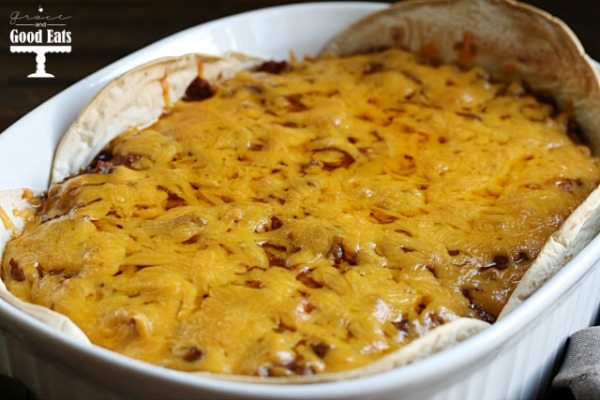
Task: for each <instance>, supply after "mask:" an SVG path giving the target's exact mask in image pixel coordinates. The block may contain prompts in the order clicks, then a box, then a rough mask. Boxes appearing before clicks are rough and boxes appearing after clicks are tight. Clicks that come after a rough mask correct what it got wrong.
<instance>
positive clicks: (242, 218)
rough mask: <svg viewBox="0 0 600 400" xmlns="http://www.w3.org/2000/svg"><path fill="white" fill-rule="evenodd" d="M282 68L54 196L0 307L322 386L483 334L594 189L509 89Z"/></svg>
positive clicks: (416, 71)
mask: <svg viewBox="0 0 600 400" xmlns="http://www.w3.org/2000/svg"><path fill="white" fill-rule="evenodd" d="M276 66H277V65H276ZM278 66H279V67H281V68H276V69H282V71H279V70H277V71H274V72H281V73H270V72H268V71H266V72H265V71H247V72H241V73H239V74H238V75H237V76H236V77H234V78H233V79H230V80H226V81H223V82H220V83H215V84H214V87H212V89H214V92H215V93H214V95H212V96H210V98H206V99H203V100H202V101H179V102H177V103H176V104H174V105H173V106H172V108H171V109H170V110H168V112H166V113H165V114H164V115H163V116H162V117H161V118H160V120H159V121H158V122H156V123H155V124H154V125H153V126H151V127H149V128H147V129H143V130H133V131H130V132H126V133H124V134H122V135H120V136H119V137H117V138H116V139H114V140H113V141H112V142H111V144H110V146H109V147H108V148H107V149H106V151H105V152H103V153H102V154H101V155H100V156H98V158H97V159H96V160H95V161H94V163H93V164H92V165H91V166H90V168H88V169H87V170H85V171H83V172H82V174H80V175H78V176H75V177H72V178H70V179H68V180H66V181H65V182H63V183H60V184H56V185H53V186H52V187H51V188H50V189H49V191H48V193H47V198H45V199H44V202H43V205H41V206H40V207H39V208H38V210H37V213H36V215H35V216H34V217H32V218H30V220H29V221H28V223H27V225H26V227H25V229H24V232H23V234H22V235H21V236H19V237H18V238H16V239H14V240H12V241H11V242H10V243H9V244H8V245H7V247H6V250H5V253H4V257H3V261H2V278H3V279H4V281H5V282H6V283H7V286H8V288H9V289H10V290H11V291H12V292H13V293H14V294H15V295H17V296H19V297H20V298H22V299H25V300H27V301H30V302H33V303H37V304H41V305H43V306H46V307H49V308H51V309H53V310H56V311H58V312H60V313H63V314H65V315H67V316H68V317H70V318H71V319H72V320H73V321H74V322H75V323H76V324H77V325H78V326H80V327H81V328H82V329H83V331H84V332H85V333H86V334H87V335H88V336H89V338H90V339H91V340H92V341H93V342H94V343H96V344H98V345H100V346H103V347H106V348H108V349H112V350H115V351H118V352H122V353H124V354H126V355H128V356H131V357H135V358H138V359H141V360H146V361H149V362H152V363H156V364H159V365H163V366H166V367H169V368H175V369H179V370H187V371H191V370H204V371H212V372H218V373H225V374H247V375H261V376H282V375H295V374H314V373H321V372H335V371H340V370H346V369H349V368H354V367H359V366H362V365H365V364H367V363H369V362H371V361H374V360H376V359H378V358H379V357H381V356H383V355H385V354H388V353H390V352H392V351H394V350H396V349H399V348H400V347H402V346H404V345H406V344H407V343H409V342H411V341H412V340H414V339H416V338H418V337H420V336H422V335H423V334H424V333H426V332H427V331H429V330H431V329H433V328H435V327H436V326H438V325H440V324H444V323H446V322H449V321H452V320H454V319H456V318H458V317H465V316H466V317H474V318H480V319H483V320H486V321H488V322H493V321H494V320H495V318H496V317H497V315H498V314H499V312H500V311H501V309H502V307H503V305H504V304H505V302H506V301H507V299H508V297H509V296H510V294H511V292H512V290H513V289H514V288H515V286H516V284H517V283H518V282H519V280H520V279H521V277H522V275H523V273H524V272H525V271H526V270H527V268H528V266H529V265H530V264H531V262H532V260H533V259H535V257H536V256H537V254H538V253H539V251H540V249H541V248H542V246H543V244H544V242H545V241H546V239H547V238H548V237H549V236H550V235H551V234H552V232H554V231H555V230H556V229H557V228H558V227H559V226H560V225H561V223H562V222H563V221H564V219H565V218H566V217H567V216H568V215H569V214H570V213H571V212H572V211H573V210H574V209H575V208H576V207H577V206H578V205H579V204H580V203H581V202H582V201H583V199H584V198H585V197H586V196H587V195H588V194H589V193H590V191H591V190H592V189H593V188H595V187H596V186H597V184H598V178H599V176H600V174H599V170H598V163H597V160H596V159H594V158H592V157H591V156H590V152H589V150H588V148H586V147H585V146H583V145H581V144H578V143H575V142H574V141H573V140H571V139H570V138H569V135H568V133H569V132H568V131H569V116H568V115H567V114H566V113H558V112H556V110H555V109H554V108H553V107H552V106H551V105H549V104H545V103H543V102H540V101H538V100H536V98H535V97H533V96H532V95H530V94H528V93H527V92H526V91H525V90H524V89H523V87H522V85H520V84H519V83H516V82H513V83H511V84H499V83H493V82H492V81H491V80H490V79H489V78H488V76H487V75H486V74H485V72H483V71H482V70H480V69H478V68H472V69H468V70H466V69H464V68H463V69H461V68H459V67H457V66H454V65H444V66H431V65H428V64H425V63H422V62H420V61H419V59H418V58H417V56H415V55H412V54H409V53H406V52H403V51H401V50H395V49H394V50H388V51H384V52H379V53H373V54H366V55H358V56H353V57H348V58H340V59H338V58H322V59H317V60H311V59H309V60H305V61H303V62H294V63H292V65H291V68H287V69H286V68H285V65H283V64H279V65H278ZM267 69H268V68H267ZM196 83H198V82H196ZM201 83H202V82H201ZM203 85H204V86H207V83H206V82H203ZM208 86H210V85H208ZM191 89H193V88H192V87H191ZM189 91H190V90H188V92H189ZM192 92H194V91H193V90H192ZM211 94H212V93H211ZM187 100H194V99H193V98H188V99H187Z"/></svg>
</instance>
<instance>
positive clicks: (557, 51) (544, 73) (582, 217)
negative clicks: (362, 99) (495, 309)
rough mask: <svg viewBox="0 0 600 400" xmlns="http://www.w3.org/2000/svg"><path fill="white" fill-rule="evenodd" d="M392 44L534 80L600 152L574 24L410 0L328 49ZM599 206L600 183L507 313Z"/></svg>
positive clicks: (587, 226) (551, 270)
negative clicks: (568, 24)
mask: <svg viewBox="0 0 600 400" xmlns="http://www.w3.org/2000/svg"><path fill="white" fill-rule="evenodd" d="M392 46H395V47H401V48H407V49H409V50H411V51H413V52H417V53H421V54H424V53H429V54H424V55H425V56H430V57H433V58H435V59H436V60H439V61H442V62H444V63H459V64H462V65H465V64H466V65H467V66H468V65H478V66H480V67H482V68H483V69H485V70H486V71H487V72H489V73H490V74H492V76H493V77H494V78H496V79H500V80H515V79H519V80H523V81H525V82H527V84H528V85H529V86H530V87H531V88H532V89H533V90H534V91H536V92H538V93H540V94H543V95H550V96H552V98H554V99H555V100H556V101H557V102H558V106H559V107H560V108H561V109H572V110H573V114H574V117H575V119H576V121H577V123H578V124H579V126H580V127H581V128H582V130H583V132H584V134H585V138H584V139H585V141H586V142H587V143H588V145H589V146H590V148H591V149H592V151H593V153H594V154H596V155H598V154H600V76H599V74H598V71H597V70H596V69H595V68H594V66H593V64H592V61H591V59H590V58H589V57H588V56H587V54H585V51H584V49H583V46H582V45H581V43H580V42H579V40H578V39H577V37H576V36H575V34H574V33H573V32H572V31H571V29H570V28H569V27H568V26H567V25H566V24H565V23H564V22H562V21H561V20H559V19H557V18H555V17H553V16H551V15H550V14H548V13H546V12H545V11H542V10H539V9H537V8H535V7H532V6H530V5H527V4H523V3H518V2H516V1H513V0H414V1H404V2H401V3H396V4H394V5H393V6H392V7H390V8H389V9H386V10H383V11H380V12H376V13H374V14H371V15H369V16H367V17H365V18H363V19H361V20H359V21H358V22H356V23H354V24H353V25H351V26H350V27H348V28H347V29H346V30H345V31H343V32H342V33H340V34H339V35H337V36H336V37H335V38H333V39H332V40H331V41H330V42H329V43H328V44H327V45H326V46H325V49H324V50H323V51H324V52H325V53H329V54H333V55H338V56H343V55H350V54H355V53H360V52H365V51H372V50H373V49H378V48H385V47H392ZM465 46H467V47H468V48H467V49H465ZM465 50H466V53H465ZM598 211H600V189H598V188H597V189H595V190H594V191H593V192H592V193H591V194H590V196H589V197H588V198H587V199H586V200H585V201H584V202H583V203H582V204H581V205H580V206H579V208H578V209H577V210H575V211H574V212H573V213H572V214H571V215H570V216H569V218H568V219H567V220H566V221H565V222H564V223H563V225H562V226H561V228H560V229H559V230H558V231H557V232H555V233H554V235H552V237H551V238H549V239H548V241H547V242H546V244H545V246H544V247H543V249H542V251H541V252H540V254H539V255H538V257H537V258H536V260H535V261H534V263H533V264H532V265H531V266H530V267H529V269H528V270H527V272H526V274H525V275H524V276H523V278H522V280H521V282H520V283H519V284H518V285H517V287H516V289H515V290H514V292H513V294H512V295H511V297H510V298H509V300H508V302H507V304H506V305H505V306H504V308H503V310H502V312H501V313H500V315H499V317H498V318H499V319H500V318H503V317H504V316H506V315H507V314H508V313H509V312H510V311H512V310H514V309H515V308H516V307H517V306H518V305H519V304H521V303H523V302H524V301H525V300H526V299H527V298H528V297H530V296H531V295H532V294H533V293H534V292H535V291H536V290H537V289H538V288H539V287H540V286H542V285H543V284H544V283H545V282H547V281H548V280H549V279H550V278H551V277H552V276H554V274H556V272H558V271H559V270H560V269H561V268H562V267H563V266H564V265H565V264H566V263H567V262H568V261H569V260H570V259H571V258H573V256H574V255H575V254H577V253H578V252H579V251H580V250H581V249H583V248H584V247H585V246H586V245H587V244H588V243H589V242H590V241H591V240H592V239H593V238H594V237H595V236H596V235H597V234H598V232H600V216H599V215H598V214H599V213H598Z"/></svg>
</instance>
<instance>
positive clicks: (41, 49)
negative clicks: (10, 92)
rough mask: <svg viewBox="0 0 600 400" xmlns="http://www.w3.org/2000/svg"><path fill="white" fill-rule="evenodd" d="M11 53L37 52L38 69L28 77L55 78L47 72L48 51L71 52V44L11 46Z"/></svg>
mask: <svg viewBox="0 0 600 400" xmlns="http://www.w3.org/2000/svg"><path fill="white" fill-rule="evenodd" d="M10 52H11V53H35V54H36V56H35V61H36V63H37V68H36V71H35V72H34V73H33V74H29V75H27V77H28V78H54V75H52V74H49V73H48V72H46V53H70V52H71V46H10Z"/></svg>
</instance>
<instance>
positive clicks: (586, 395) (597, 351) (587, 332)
mask: <svg viewBox="0 0 600 400" xmlns="http://www.w3.org/2000/svg"><path fill="white" fill-rule="evenodd" d="M552 384H553V385H554V386H555V387H568V388H569V389H571V391H572V392H573V395H575V398H576V399H577V400H585V399H600V326H595V327H593V328H588V329H584V330H581V331H578V332H575V333H574V334H573V335H571V338H570V339H569V347H568V348H567V354H566V355H565V361H564V362H563V365H562V366H561V367H560V371H559V372H558V375H556V377H555V378H554V381H553V382H552Z"/></svg>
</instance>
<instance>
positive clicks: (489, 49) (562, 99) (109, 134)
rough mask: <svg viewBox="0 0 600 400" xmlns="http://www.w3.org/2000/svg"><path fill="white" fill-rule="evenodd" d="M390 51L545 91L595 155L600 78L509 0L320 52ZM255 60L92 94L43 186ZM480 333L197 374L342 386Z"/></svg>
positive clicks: (538, 15) (569, 44) (170, 61)
mask: <svg viewBox="0 0 600 400" xmlns="http://www.w3.org/2000/svg"><path fill="white" fill-rule="evenodd" d="M465 26H466V27H468V30H465V28H464V27H465ZM457 43H458V47H459V48H460V47H461V46H463V47H464V46H468V47H469V49H470V50H469V51H468V52H467V53H465V52H462V51H458V52H457V51H456V49H455V46H456V44H457ZM390 46H400V47H406V48H409V49H410V50H413V51H417V52H418V51H423V50H424V49H427V48H429V49H431V48H432V47H431V46H434V47H435V56H436V57H439V58H440V60H442V61H444V62H460V63H469V64H470V63H473V64H476V65H480V66H482V67H483V68H484V69H486V70H487V71H489V72H490V73H491V74H493V75H494V76H496V77H498V78H503V79H506V78H507V77H508V78H511V79H515V78H517V79H523V80H525V81H526V82H527V83H528V84H529V85H530V86H531V87H532V88H533V89H534V90H537V91H543V92H545V93H549V94H552V95H553V96H554V97H555V98H556V99H557V101H558V103H559V105H560V106H561V107H563V108H564V107H567V108H569V107H572V108H573V110H574V115H575V117H576V119H577V121H578V122H579V124H580V126H581V127H582V128H583V130H584V132H585V134H586V139H587V140H588V141H589V143H590V145H591V147H592V149H593V150H594V151H595V152H596V153H600V113H598V111H599V110H600V83H599V82H600V79H599V77H598V75H597V73H596V72H595V70H594V68H593V67H592V65H591V63H590V60H589V58H588V57H587V56H586V55H585V53H584V52H583V49H582V47H581V44H580V43H579V42H578V40H577V39H576V37H575V36H574V35H573V33H572V32H571V31H570V30H569V29H568V28H567V27H566V26H565V25H564V24H563V23H562V22H560V21H559V20H557V19H555V18H553V17H551V16H550V15H548V14H547V13H545V12H542V11H540V10H537V9H535V8H533V7H530V6H526V5H522V4H518V3H516V2H514V1H512V0H455V1H451V0H411V1H405V2H403V3H399V4H396V5H394V6H392V7H390V8H388V9H386V10H383V11H381V12H377V13H375V14H372V15H370V16H367V17H366V18H364V19H362V20H360V21H359V22H357V23H355V24H353V25H352V26H351V27H349V28H348V29H347V30H346V31H344V32H342V33H341V34H339V35H338V36H336V37H335V38H334V39H333V40H332V41H331V42H330V43H329V44H328V45H327V46H326V48H325V50H324V51H325V52H326V53H332V54H336V55H349V54H354V53H359V52H364V51H370V50H373V49H378V48H383V47H390ZM465 54H467V56H468V57H466V58H465ZM261 62H262V61H261V60H260V59H256V58H251V57H247V56H243V55H240V54H230V55H228V56H225V57H223V58H217V57H207V56H201V55H185V56H181V57H174V58H167V59H161V60H158V61H155V62H151V63H149V64H145V65H142V66H140V67H138V68H136V69H134V70H132V71H130V72H128V73H126V74H124V75H122V76H121V77H119V78H117V79H116V80H114V81H113V82H111V83H109V84H108V85H107V86H106V87H105V88H104V89H103V90H102V91H100V93H99V94H98V95H97V96H96V97H95V98H94V99H93V100H92V101H91V103H90V104H89V105H88V106H87V107H86V108H85V109H84V110H83V112H82V113H81V114H80V116H79V118H78V119H77V120H76V121H75V122H74V123H73V125H72V126H71V127H70V128H69V130H68V131H67V132H66V134H65V136H64V137H63V139H62V141H61V142H60V144H59V146H58V149H57V151H56V155H55V160H54V164H53V166H52V179H51V182H52V183H55V182H60V181H62V180H64V179H66V178H67V177H69V176H71V175H73V174H76V173H78V172H79V171H80V169H81V168H83V167H85V166H86V165H88V164H89V163H90V162H91V161H92V160H93V158H94V157H95V156H96V154H97V153H98V152H99V151H100V150H101V149H102V148H103V147H104V146H105V145H106V144H108V143H109V142H110V140H112V139H113V138H114V137H116V136H117V135H118V134H120V133H122V132H124V131H126V130H128V129H131V128H138V129H139V128H143V127H145V126H148V125H150V124H152V123H153V122H155V121H156V120H157V119H158V118H159V117H160V115H161V114H162V113H163V111H164V110H165V109H168V108H169V106H170V105H171V104H173V103H174V102H175V101H177V100H178V99H179V98H181V97H182V96H183V94H184V92H185V90H186V88H187V86H188V85H189V84H190V83H191V81H192V80H193V79H195V77H196V76H198V75H199V76H201V77H202V78H204V79H208V80H215V79H217V80H218V79H223V78H227V77H228V76H231V75H232V74H234V73H236V72H237V71H240V70H244V69H249V68H252V67H255V66H257V65H259V64H260V63H261ZM573 99H575V100H573ZM19 197H21V198H22V191H10V192H0V208H1V209H3V210H4V212H5V213H6V214H10V215H11V216H13V217H14V218H13V217H11V219H12V220H13V224H14V226H12V227H11V226H3V225H2V224H0V252H1V251H2V250H3V248H4V245H5V243H6V241H7V240H8V239H9V238H10V236H11V235H16V234H18V233H19V232H20V230H21V229H22V226H23V221H22V220H20V219H19V218H17V217H16V216H14V213H13V212H12V211H13V210H15V209H17V210H18V209H23V208H27V207H30V205H28V204H27V203H26V202H25V201H21V200H19ZM599 208H600V192H599V189H596V190H595V191H594V192H593V193H592V194H591V195H590V196H589V197H588V199H586V200H585V201H584V203H583V204H582V205H581V206H580V207H579V208H578V209H577V210H575V212H573V214H572V215H571V216H570V217H569V218H568V219H567V220H566V221H565V223H564V224H563V225H562V227H561V228H560V229H559V230H558V231H557V232H555V234H554V235H552V237H551V238H550V239H549V240H548V242H547V243H546V245H545V246H544V248H543V249H542V251H541V252H540V254H539V256H538V257H537V259H536V260H535V261H534V263H533V264H532V265H531V267H530V268H529V270H528V272H527V273H526V274H525V276H524V278H523V280H522V281H521V283H520V284H519V285H518V286H517V288H516V289H515V291H514V293H513V295H512V296H511V298H510V299H509V302H508V303H507V305H506V306H505V308H504V310H503V311H502V314H501V315H500V316H501V317H502V316H504V315H505V314H506V313H508V312H509V311H511V310H512V309H514V308H515V307H516V306H517V305H518V304H520V303H522V302H523V301H525V300H526V299H527V298H528V297H529V296H531V294H533V293H534V292H535V291H536V290H537V288H539V286H541V285H542V284H543V283H544V282H546V281H547V280H548V279H550V277H552V276H553V275H554V274H555V273H556V271H558V270H559V269H560V268H561V267H562V266H563V265H564V264H566V263H567V262H568V261H569V260H570V258H572V257H573V256H574V255H575V254H576V253H577V252H579V251H580V250H581V249H582V248H583V247H585V246H586V245H587V244H588V243H589V241H590V240H591V239H592V238H593V237H595V236H596V235H597V234H598V232H599V231H600V213H598V212H597V211H598V209H599ZM0 297H2V298H3V299H5V300H7V301H8V302H9V303H11V304H13V305H15V306H16V307H18V308H20V309H21V310H23V311H24V312H26V313H28V314H30V315H32V316H34V317H36V318H38V319H41V320H43V321H44V322H46V323H48V324H50V325H52V326H55V327H56V328H57V329H59V330H61V331H62V332H64V333H65V334H67V335H69V336H71V337H73V339H74V340H78V341H82V342H86V343H89V340H88V339H87V338H86V337H85V335H83V334H82V333H81V331H80V330H79V328H77V327H76V326H75V325H74V324H73V323H72V322H71V321H70V320H68V318H66V317H64V316H62V315H60V314H57V313H55V312H53V311H51V310H47V309H45V308H41V307H39V306H33V305H29V304H26V303H24V302H22V301H20V300H18V299H16V298H14V296H12V294H10V293H8V292H7V291H6V288H5V287H4V285H3V284H2V285H1V286H0ZM40 309H41V310H40ZM488 326H489V324H488V323H486V322H483V321H480V320H476V319H470V318H460V319H457V320H454V321H451V322H449V323H446V324H444V325H442V326H440V327H437V328H435V329H433V330H431V331H430V332H428V333H426V334H425V335H424V336H423V337H421V338H419V339H417V340H415V341H413V342H411V343H410V344H408V345H407V346H405V347H403V348H401V349H399V350H397V351H395V352H393V353H390V354H388V355H386V356H384V357H382V358H381V359H379V360H377V361H376V362H373V363H371V364H369V365H367V366H364V367H362V368H358V369H354V370H348V371H344V372H339V373H327V374H321V375H316V376H298V377H291V378H258V377H247V376H226V375H219V374H211V373H205V372H198V373H196V374H199V375H203V376H211V377H216V378H220V379H236V380H243V381H248V382H263V383H264V382H269V383H307V382H319V381H330V380H340V379H351V378H356V377H361V376H365V375H368V374H373V373H377V372H381V371H385V370H389V369H391V368H395V367H398V366H400V365H405V364H408V363H411V362H413V361H415V360H418V359H421V358H424V357H426V356H428V355H431V354H433V353H436V352H439V351H441V350H443V349H445V348H448V347H451V346H454V345H455V344H457V343H459V342H461V341H463V340H465V339H467V338H469V337H471V336H472V335H474V334H476V333H477V332H479V331H481V330H482V329H484V328H486V327H488Z"/></svg>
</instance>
